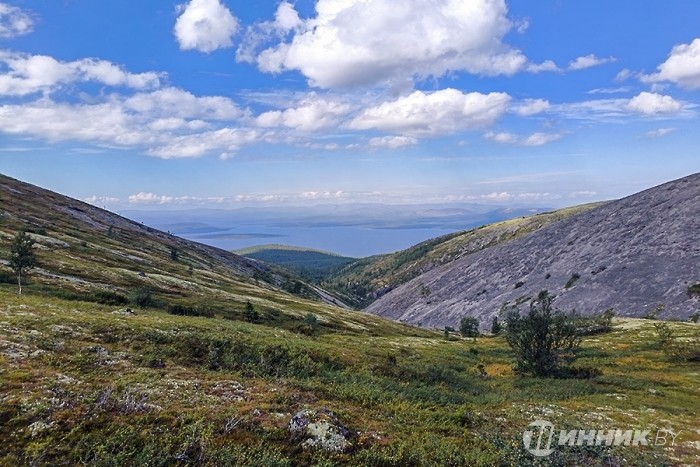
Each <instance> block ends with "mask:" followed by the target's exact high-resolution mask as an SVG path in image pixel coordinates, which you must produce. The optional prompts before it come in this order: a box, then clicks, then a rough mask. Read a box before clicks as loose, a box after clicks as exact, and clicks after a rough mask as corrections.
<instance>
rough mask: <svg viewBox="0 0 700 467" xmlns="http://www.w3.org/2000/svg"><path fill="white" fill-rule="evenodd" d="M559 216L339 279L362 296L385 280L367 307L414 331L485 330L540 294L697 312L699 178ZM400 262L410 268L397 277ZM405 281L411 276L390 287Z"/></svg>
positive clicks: (630, 308)
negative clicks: (475, 323)
mask: <svg viewBox="0 0 700 467" xmlns="http://www.w3.org/2000/svg"><path fill="white" fill-rule="evenodd" d="M560 214H563V215H558V214H557V213H554V214H552V215H540V216H533V217H531V218H528V219H526V220H516V221H511V222H505V223H503V222H502V223H498V224H493V225H491V226H487V227H484V228H483V229H477V230H475V231H471V232H469V233H467V234H462V235H461V236H457V237H453V238H448V239H447V240H446V241H440V240H439V239H438V240H436V241H434V242H437V245H438V246H439V245H443V247H444V248H447V246H448V245H449V242H451V241H456V240H457V239H460V238H461V240H458V241H464V239H465V238H467V237H465V235H467V236H468V237H470V238H471V239H472V240H473V241H469V242H465V246H466V247H465V249H460V248H452V249H451V251H452V253H451V254H450V253H446V254H445V255H439V254H437V251H438V250H437V249H436V245H435V244H431V243H430V242H427V243H425V244H422V246H421V245H419V246H417V247H415V248H414V249H413V250H411V249H409V250H406V252H403V253H402V254H399V255H398V256H396V255H395V256H389V257H385V258H384V259H383V260H382V261H384V263H385V264H386V266H385V267H383V268H382V267H379V264H381V262H379V261H377V260H374V261H372V262H370V263H369V264H368V265H365V266H364V267H360V266H359V265H357V264H355V265H351V266H350V267H351V268H353V267H355V268H357V270H358V271H359V273H356V274H355V276H356V277H358V280H356V281H355V282H354V283H353V282H352V281H350V280H347V277H353V276H352V271H349V270H345V271H342V274H346V276H345V277H344V278H343V280H345V281H346V282H347V283H349V284H350V286H352V285H357V286H360V287H362V286H363V285H364V284H369V287H367V289H366V290H362V292H364V293H365V294H367V293H369V294H372V293H374V294H378V295H381V289H379V286H380V285H382V284H385V285H386V287H387V288H390V289H391V290H390V291H389V292H388V293H386V294H385V295H383V296H381V298H379V299H378V300H377V301H374V302H373V303H371V304H370V305H369V307H368V308H367V310H368V311H370V312H372V313H376V314H378V315H381V316H385V317H389V318H392V319H396V320H401V321H405V322H410V323H416V324H420V325H422V326H438V327H442V326H446V325H449V326H456V325H457V323H458V322H459V320H460V318H461V317H463V316H465V315H469V316H475V317H477V318H479V319H480V320H481V322H482V326H485V324H486V322H487V321H489V320H490V318H491V317H492V316H494V315H497V314H498V313H499V310H501V309H502V307H503V306H504V305H513V304H517V303H523V302H526V301H527V300H528V299H529V298H531V297H534V296H536V295H537V293H538V292H539V291H541V290H544V289H547V290H549V291H550V292H551V293H553V294H555V295H556V296H557V298H556V300H555V305H557V306H559V307H561V308H564V309H569V310H571V309H575V310H577V311H579V312H582V313H585V314H593V313H599V312H603V311H605V310H606V309H609V308H613V309H614V310H615V311H616V312H617V313H618V314H620V315H624V316H634V317H643V316H647V315H650V316H651V315H658V316H659V317H660V318H668V319H673V318H680V319H684V318H687V317H688V316H689V315H690V314H691V313H692V312H694V311H697V310H698V309H700V300H699V296H698V295H699V294H697V293H695V292H694V290H695V288H694V287H695V286H696V284H698V283H700V174H695V175H691V176H688V177H685V178H682V179H680V180H676V181H672V182H669V183H666V184H664V185H661V186H658V187H655V188H652V189H649V190H646V191H643V192H641V193H638V194H635V195H633V196H630V197H627V198H624V199H621V200H618V201H613V202H609V203H607V204H603V205H600V206H587V207H583V208H580V209H578V210H576V209H574V210H569V211H562V212H561V213H560ZM547 216H549V217H547ZM557 217H559V219H557ZM540 220H541V222H540ZM523 222H525V224H524V225H525V226H526V227H525V228H524V229H523V228H522V227H523ZM509 223H510V224H511V225H512V226H513V227H514V228H513V229H510V230H509V229H508V228H507V226H508V225H509ZM518 225H520V226H518ZM494 229H495V230H494ZM480 230H481V231H482V232H480ZM528 230H529V231H528ZM489 232H491V234H489ZM421 250H424V251H422V252H421ZM448 251H449V249H448ZM455 251H457V252H463V253H464V254H461V255H460V254H455V253H454V252H455ZM429 255H430V256H432V257H433V258H435V259H434V260H427V259H426V258H427V256H429ZM402 258H403V259H404V261H402ZM406 259H408V261H406ZM402 264H409V265H410V266H412V267H408V268H405V267H404V269H403V270H404V271H408V272H406V273H404V274H403V275H402V276H400V277H399V278H398V279H397V278H396V276H397V275H401V271H402V269H401V266H402ZM419 265H422V266H419ZM397 266H398V267H397ZM421 267H422V268H423V270H421ZM410 271H413V272H410ZM415 271H419V272H421V273H420V274H415ZM412 276H413V277H412ZM403 278H406V279H410V280H408V281H407V282H406V283H403V284H402V285H399V286H397V284H398V283H401V282H402V279H403ZM335 280H336V282H335V283H334V284H335V285H336V286H337V285H338V282H337V279H335ZM331 288H333V287H331ZM358 295H359V294H357V295H356V296H358Z"/></svg>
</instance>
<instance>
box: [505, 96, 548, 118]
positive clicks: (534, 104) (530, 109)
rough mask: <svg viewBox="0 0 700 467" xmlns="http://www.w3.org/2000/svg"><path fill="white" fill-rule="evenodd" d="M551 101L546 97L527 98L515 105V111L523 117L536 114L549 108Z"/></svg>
mask: <svg viewBox="0 0 700 467" xmlns="http://www.w3.org/2000/svg"><path fill="white" fill-rule="evenodd" d="M549 107H550V104H549V101H547V100H545V99H525V100H524V101H522V102H521V103H520V104H518V105H516V106H514V107H513V109H512V110H513V112H515V113H516V114H518V115H520V116H521V117H528V116H530V115H535V114H538V113H541V112H544V111H546V110H547V109H549Z"/></svg>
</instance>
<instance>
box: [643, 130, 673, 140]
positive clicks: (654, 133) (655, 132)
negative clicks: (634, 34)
mask: <svg viewBox="0 0 700 467" xmlns="http://www.w3.org/2000/svg"><path fill="white" fill-rule="evenodd" d="M674 131H676V129H675V128H659V129H656V130H652V131H648V132H647V136H648V137H650V138H661V137H662V136H666V135H668V134H670V133H673V132H674Z"/></svg>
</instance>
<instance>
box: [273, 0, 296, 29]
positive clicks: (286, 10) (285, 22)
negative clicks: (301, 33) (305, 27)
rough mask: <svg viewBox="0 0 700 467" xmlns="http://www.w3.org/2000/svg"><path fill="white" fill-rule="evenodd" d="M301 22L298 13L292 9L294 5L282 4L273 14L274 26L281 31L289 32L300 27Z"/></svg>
mask: <svg viewBox="0 0 700 467" xmlns="http://www.w3.org/2000/svg"><path fill="white" fill-rule="evenodd" d="M301 24H302V22H301V19H300V18H299V13H297V11H296V10H295V9H294V5H292V4H291V3H289V2H282V3H280V4H279V6H278V7H277V11H276V12H275V26H276V28H277V29H279V30H281V31H291V30H293V29H296V28H298V27H299V26H301Z"/></svg>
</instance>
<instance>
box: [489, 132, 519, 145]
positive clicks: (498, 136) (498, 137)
mask: <svg viewBox="0 0 700 467" xmlns="http://www.w3.org/2000/svg"><path fill="white" fill-rule="evenodd" d="M484 138H486V139H488V140H490V141H495V142H497V143H501V144H516V143H517V142H518V141H519V140H520V138H518V135H516V134H513V133H508V132H500V133H494V132H492V131H489V132H488V133H484Z"/></svg>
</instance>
